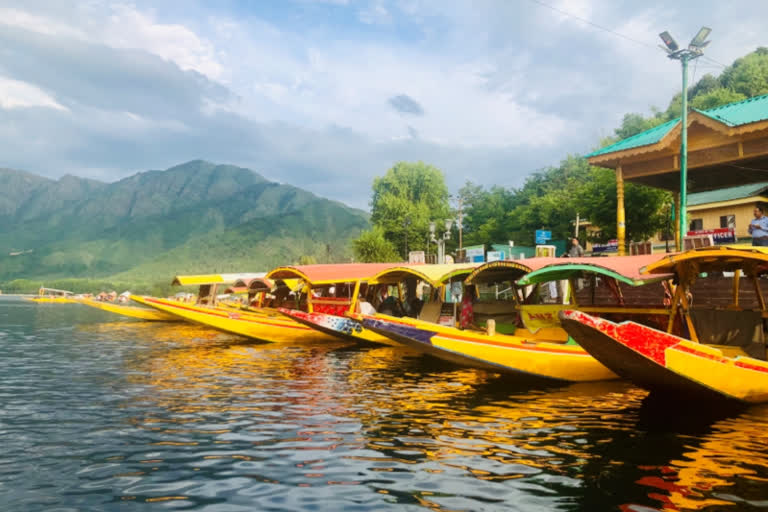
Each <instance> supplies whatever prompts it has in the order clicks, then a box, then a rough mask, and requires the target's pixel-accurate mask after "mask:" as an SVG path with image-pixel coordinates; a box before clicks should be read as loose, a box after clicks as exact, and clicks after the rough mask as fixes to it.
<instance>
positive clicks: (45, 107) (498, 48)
mask: <svg viewBox="0 0 768 512" xmlns="http://www.w3.org/2000/svg"><path fill="white" fill-rule="evenodd" d="M144 1H145V0H136V3H135V4H134V3H132V4H127V3H118V2H110V1H107V0H82V1H75V2H74V3H67V4H66V5H65V4H59V3H56V2H46V1H44V0H27V1H25V2H24V3H21V4H20V3H19V2H10V1H6V0H0V114H1V115H2V116H3V123H0V155H2V160H0V166H4V167H16V168H23V169H27V170H31V171H34V172H40V173H42V174H46V175H49V176H51V177H57V176H60V175H62V174H64V173H72V174H79V175H86V176H91V177H98V178H101V179H105V180H111V179H116V178H119V177H122V176H125V175H127V174H131V173H134V172H136V171H140V170H145V169H148V168H154V169H157V168H166V167H170V166H172V165H174V164H178V163H179V162H183V161H187V160H190V159H193V158H204V159H208V160H212V161H217V162H222V163H234V164H238V165H243V166H247V167H251V168H253V169H255V170H257V171H259V172H260V173H262V174H264V175H265V176H267V177H269V178H272V179H276V180H279V181H282V182H286V183H291V184H295V185H298V186H301V187H304V188H308V189H310V190H312V191H314V192H317V193H319V194H323V195H327V196H329V197H331V198H334V199H339V200H343V201H347V202H349V203H350V204H353V205H355V206H360V207H365V206H366V205H367V203H368V199H369V194H370V185H371V181H372V179H373V177H375V176H377V175H381V174H383V173H384V172H385V171H386V170H387V169H388V168H389V167H391V166H392V165H393V164H394V163H395V162H397V161H400V160H406V161H410V160H423V161H426V162H429V163H432V164H434V165H437V166H438V167H440V168H441V169H443V171H444V172H445V173H446V178H447V181H448V183H449V185H450V186H451V187H452V188H453V189H455V188H457V187H458V186H460V185H462V184H463V182H464V181H465V180H467V179H471V180H473V181H475V182H478V183H483V184H499V185H503V186H508V187H509V186H518V185H520V184H521V183H522V182H523V180H524V179H525V177H526V176H527V175H529V174H530V172H532V171H534V170H536V169H538V168H541V167H543V166H546V165H552V164H557V162H558V161H559V160H560V159H562V158H563V157H565V155H567V154H568V153H584V152H586V151H588V150H589V149H591V148H592V147H593V146H594V145H595V144H596V143H597V141H598V140H599V138H600V137H602V136H605V135H608V134H610V133H611V132H612V130H613V128H614V127H615V126H617V124H618V123H619V122H620V120H621V117H622V116H623V114H624V113H625V112H630V111H637V112H647V111H648V108H649V106H650V105H657V106H660V107H662V108H663V107H665V106H666V102H667V101H668V100H669V98H671V96H672V94H674V93H675V92H677V90H679V87H680V84H679V64H677V63H673V62H669V61H668V60H667V59H665V57H664V55H663V54H662V53H661V52H660V51H658V50H657V49H656V48H655V45H656V38H657V34H658V32H660V31H661V30H664V29H669V30H670V31H672V32H673V33H674V34H675V35H676V36H678V37H679V39H682V40H684V39H685V37H683V35H685V34H690V35H693V34H694V33H695V32H696V30H697V29H698V26H697V25H696V22H695V21H689V20H694V19H695V18H697V16H693V14H695V13H697V12H698V13H700V12H710V13H711V17H712V19H716V20H718V23H717V25H716V26H714V27H713V28H714V31H713V34H712V39H713V43H712V45H710V47H708V48H707V55H708V56H710V57H712V58H714V59H716V60H719V61H720V62H726V63H729V62H731V61H732V60H733V59H734V58H735V57H738V56H740V55H743V54H744V53H745V52H747V51H750V50H752V49H754V47H755V46H757V45H758V44H759V43H760V42H761V41H762V34H763V33H764V30H763V29H762V27H761V20H762V19H763V18H765V17H766V16H768V4H766V5H765V6H764V5H762V4H760V5H759V6H758V5H757V4H747V3H744V6H749V7H750V12H751V13H753V15H752V16H750V17H749V18H748V19H744V18H743V17H741V16H739V15H738V9H732V7H730V6H731V4H727V3H723V2H715V1H714V0H702V1H703V2H704V4H699V5H698V6H687V5H682V4H679V3H678V4H670V3H668V2H666V3H663V2H660V1H658V2H651V3H646V4H643V5H642V6H636V5H634V4H621V3H612V4H605V3H600V4H598V3H597V2H594V0H579V1H578V3H573V2H565V1H559V2H550V3H552V4H553V5H555V6H556V7H559V8H561V10H563V11H567V12H570V13H572V14H575V15H578V16H579V17H583V18H585V19H587V18H588V19H590V20H592V21H593V22H595V23H596V24H598V25H600V26H603V27H610V28H611V29H612V30H614V31H616V32H619V33H621V34H624V35H626V36H628V37H629V38H630V39H632V40H634V41H630V40H627V39H624V38H621V37H617V36H616V35H615V34H611V33H609V32H607V31H605V30H601V29H599V28H596V27H595V26H593V25H590V24H587V23H584V22H583V21H579V20H577V19H574V18H573V17H570V16H567V15H564V14H562V13H557V12H554V11H552V10H551V9H549V8H547V7H543V6H541V5H538V4H537V3H535V2H509V1H507V0H483V1H479V2H471V3H468V2H462V1H437V0H413V1H406V0H356V1H347V0H294V1H293V2H285V3H280V2H277V3H273V4H270V5H269V6H266V4H265V6H261V5H260V7H259V8H258V9H255V8H253V7H252V6H251V5H250V4H248V3H243V4H237V5H235V4H227V7H226V8H222V7H220V6H219V4H210V3H203V2H194V1H190V2H185V3H184V4H183V9H182V8H181V7H179V6H180V5H182V4H175V3H160V4H149V3H146V4H145V3H142V2H144ZM670 20H674V21H675V23H670ZM683 20H686V21H683ZM638 41H639V42H640V43H638ZM645 42H647V45H646V44H644V43H645ZM696 65H698V66H699V67H698V68H697V72H698V74H699V76H701V75H703V74H704V72H705V71H712V70H713V69H712V68H707V67H706V66H707V63H706V61H704V60H701V61H699V62H698V63H697V64H696ZM710 65H711V64H710ZM406 91H407V93H406Z"/></svg>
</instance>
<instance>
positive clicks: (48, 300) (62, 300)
mask: <svg viewBox="0 0 768 512" xmlns="http://www.w3.org/2000/svg"><path fill="white" fill-rule="evenodd" d="M27 300H29V301H32V302H34V303H36V304H77V303H78V302H79V301H78V300H77V299H70V298H67V297H30V298H28V299H27Z"/></svg>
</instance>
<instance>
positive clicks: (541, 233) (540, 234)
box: [536, 229, 552, 245]
mask: <svg viewBox="0 0 768 512" xmlns="http://www.w3.org/2000/svg"><path fill="white" fill-rule="evenodd" d="M548 240H552V232H551V231H545V230H543V229H537V230H536V245H539V244H545V243H547V241H548Z"/></svg>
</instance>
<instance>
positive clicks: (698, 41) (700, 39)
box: [689, 27, 712, 48]
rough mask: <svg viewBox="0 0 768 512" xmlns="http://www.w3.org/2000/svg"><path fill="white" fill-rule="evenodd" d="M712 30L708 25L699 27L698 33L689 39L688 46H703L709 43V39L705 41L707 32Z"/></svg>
mask: <svg viewBox="0 0 768 512" xmlns="http://www.w3.org/2000/svg"><path fill="white" fill-rule="evenodd" d="M710 32H712V29H711V28H709V27H701V29H700V30H699V33H698V34H696V36H695V37H694V38H693V39H691V44H690V45H689V46H692V47H694V48H704V47H705V46H706V45H708V44H709V41H705V39H706V38H707V36H708V35H709V33H710Z"/></svg>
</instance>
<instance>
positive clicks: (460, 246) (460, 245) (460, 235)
mask: <svg viewBox="0 0 768 512" xmlns="http://www.w3.org/2000/svg"><path fill="white" fill-rule="evenodd" d="M463 202H464V198H463V197H459V250H462V249H463V248H464V240H463V238H462V233H461V232H462V230H463V228H464V226H463V225H462V222H461V221H462V218H463V217H462V213H461V207H462V203H463Z"/></svg>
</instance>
